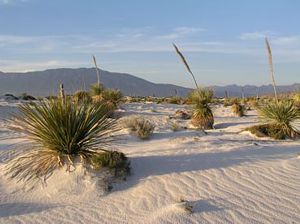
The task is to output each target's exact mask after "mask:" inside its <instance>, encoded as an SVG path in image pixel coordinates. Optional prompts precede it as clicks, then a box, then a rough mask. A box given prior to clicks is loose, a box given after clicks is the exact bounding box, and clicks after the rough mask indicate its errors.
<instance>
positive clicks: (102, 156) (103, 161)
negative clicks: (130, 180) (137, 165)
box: [92, 151, 130, 177]
mask: <svg viewBox="0 0 300 224" xmlns="http://www.w3.org/2000/svg"><path fill="white" fill-rule="evenodd" d="M92 165H93V168H94V169H95V170H100V169H102V168H109V169H111V170H113V171H114V174H115V176H118V177H125V176H126V175H127V174H129V172H130V162H129V161H128V158H127V157H126V156H125V154H124V153H122V152H117V151H110V152H102V153H98V154H97V155H96V156H94V157H93V159H92Z"/></svg>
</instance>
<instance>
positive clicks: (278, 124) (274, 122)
mask: <svg viewBox="0 0 300 224" xmlns="http://www.w3.org/2000/svg"><path fill="white" fill-rule="evenodd" d="M259 115H260V118H261V121H262V122H263V125H261V126H256V127H253V128H252V129H249V130H250V131H251V130H253V133H254V134H256V133H257V134H258V135H260V134H259V133H262V134H264V135H266V136H269V137H272V138H275V139H286V138H296V137H298V136H299V135H300V132H299V130H297V129H296V128H295V124H297V123H299V120H300V113H299V110H298V109H297V108H296V107H295V106H294V104H293V102H292V101H279V102H278V103H276V102H269V103H267V104H266V105H265V106H263V107H261V108H260V109H259ZM255 130H257V131H255Z"/></svg>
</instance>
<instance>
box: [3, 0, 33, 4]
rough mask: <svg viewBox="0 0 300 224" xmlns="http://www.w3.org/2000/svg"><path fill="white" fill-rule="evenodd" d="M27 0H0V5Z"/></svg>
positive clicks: (25, 0)
mask: <svg viewBox="0 0 300 224" xmlns="http://www.w3.org/2000/svg"><path fill="white" fill-rule="evenodd" d="M27 1H28V0H0V5H13V4H16V3H19V2H20V3H23V2H27Z"/></svg>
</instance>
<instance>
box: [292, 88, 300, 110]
mask: <svg viewBox="0 0 300 224" xmlns="http://www.w3.org/2000/svg"><path fill="white" fill-rule="evenodd" d="M293 101H294V104H295V105H296V106H297V107H300V93H299V92H298V93H295V94H294V96H293Z"/></svg>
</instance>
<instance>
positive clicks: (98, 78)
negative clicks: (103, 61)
mask: <svg viewBox="0 0 300 224" xmlns="http://www.w3.org/2000/svg"><path fill="white" fill-rule="evenodd" d="M93 62H94V65H95V69H96V74H97V84H98V85H100V72H99V69H98V65H97V60H96V57H95V55H93Z"/></svg>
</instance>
